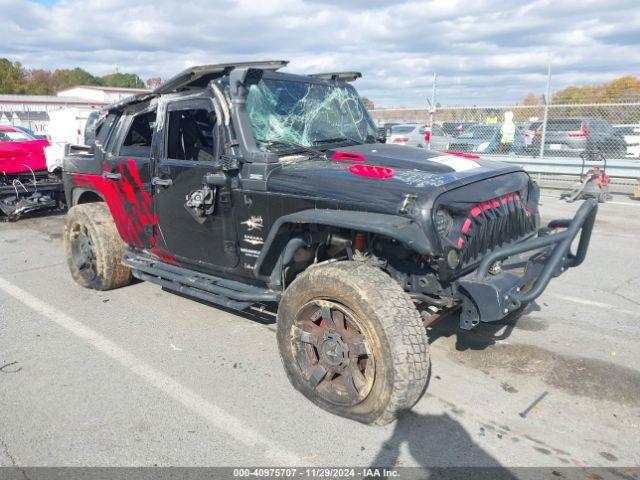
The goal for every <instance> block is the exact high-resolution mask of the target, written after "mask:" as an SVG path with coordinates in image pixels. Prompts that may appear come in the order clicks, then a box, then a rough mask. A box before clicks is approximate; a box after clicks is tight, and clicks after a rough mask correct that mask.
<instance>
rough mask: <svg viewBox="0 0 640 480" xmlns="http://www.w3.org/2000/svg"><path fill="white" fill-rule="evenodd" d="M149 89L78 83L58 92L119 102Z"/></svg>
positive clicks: (77, 96) (98, 100) (66, 95)
mask: <svg viewBox="0 0 640 480" xmlns="http://www.w3.org/2000/svg"><path fill="white" fill-rule="evenodd" d="M147 92H149V90H145V89H142V88H117V87H94V86H92V85H78V86H75V87H71V88H65V89H64V90H60V91H59V92H58V94H57V95H58V96H59V97H75V98H84V99H85V100H90V101H93V102H100V103H105V104H109V103H114V102H119V101H120V100H122V99H123V98H127V97H130V96H131V95H136V94H138V93H147Z"/></svg>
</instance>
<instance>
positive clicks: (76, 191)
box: [69, 187, 105, 207]
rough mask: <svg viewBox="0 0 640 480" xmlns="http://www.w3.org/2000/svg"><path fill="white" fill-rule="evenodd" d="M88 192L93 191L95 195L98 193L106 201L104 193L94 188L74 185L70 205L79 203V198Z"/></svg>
mask: <svg viewBox="0 0 640 480" xmlns="http://www.w3.org/2000/svg"><path fill="white" fill-rule="evenodd" d="M87 192H89V193H93V194H94V195H97V196H98V197H100V198H101V199H102V201H103V202H104V201H105V200H104V196H103V195H102V193H101V192H99V191H97V190H95V189H93V188H87V187H73V189H72V190H71V204H70V205H69V207H72V206H74V205H77V204H78V200H80V197H81V196H82V195H83V194H85V193H87Z"/></svg>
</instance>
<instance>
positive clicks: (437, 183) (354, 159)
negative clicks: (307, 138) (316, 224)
mask: <svg viewBox="0 0 640 480" xmlns="http://www.w3.org/2000/svg"><path fill="white" fill-rule="evenodd" d="M332 157H333V159H332ZM367 166H374V167H384V169H382V170H381V169H371V168H370V167H367ZM519 170H520V169H519V168H517V167H515V166H512V165H509V164H506V163H502V162H494V161H489V160H483V159H479V158H463V157H460V156H454V155H448V154H445V153H441V152H435V151H430V150H425V149H422V148H414V147H406V146H402V145H393V144H380V143H375V144H365V145H357V146H353V147H344V148H339V149H332V150H329V151H327V153H326V159H318V158H314V159H303V160H297V161H291V162H290V163H289V162H287V161H286V159H283V164H282V167H281V168H279V169H277V170H275V171H274V172H273V173H272V174H271V175H270V176H269V180H268V184H269V186H268V188H269V190H271V191H277V192H283V193H289V194H293V195H301V196H306V197H312V198H317V199H318V200H326V201H332V200H333V201H336V202H338V208H352V209H353V208H358V207H360V208H362V207H363V206H364V207H365V208H366V210H368V211H379V212H387V213H397V211H398V207H399V204H400V203H401V202H402V200H403V199H404V197H405V196H406V195H415V196H416V197H419V199H420V200H421V203H422V204H424V202H427V203H431V202H432V201H433V200H435V198H436V197H437V196H438V195H440V194H441V193H442V192H444V191H447V190H450V189H452V188H457V187H459V186H462V185H466V184H468V183H472V182H476V181H479V180H483V179H487V178H491V177H495V176H498V175H503V174H506V173H509V172H514V171H519ZM381 177H385V178H381Z"/></svg>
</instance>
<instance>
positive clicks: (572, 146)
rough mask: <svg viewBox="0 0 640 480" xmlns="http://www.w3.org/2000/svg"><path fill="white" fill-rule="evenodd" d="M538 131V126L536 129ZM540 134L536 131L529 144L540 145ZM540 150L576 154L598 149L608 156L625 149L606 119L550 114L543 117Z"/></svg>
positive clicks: (536, 146)
mask: <svg viewBox="0 0 640 480" xmlns="http://www.w3.org/2000/svg"><path fill="white" fill-rule="evenodd" d="M538 130H539V131H540V132H541V131H542V127H539V129H538ZM541 139H542V135H536V136H535V137H534V139H533V142H532V144H531V148H532V149H533V150H534V151H537V150H539V149H540V142H541ZM544 143H545V144H544V152H545V154H548V155H549V156H554V155H556V156H579V155H581V154H582V153H584V152H585V151H594V152H595V151H599V152H601V153H602V154H603V155H605V156H607V157H611V158H621V157H624V156H625V155H626V153H627V144H626V143H625V141H624V138H623V136H622V135H621V134H620V133H618V132H616V131H615V129H614V128H613V126H612V125H611V124H610V123H609V122H607V121H606V120H604V119H602V118H598V117H567V118H553V119H550V120H548V121H547V128H546V133H545V142H544Z"/></svg>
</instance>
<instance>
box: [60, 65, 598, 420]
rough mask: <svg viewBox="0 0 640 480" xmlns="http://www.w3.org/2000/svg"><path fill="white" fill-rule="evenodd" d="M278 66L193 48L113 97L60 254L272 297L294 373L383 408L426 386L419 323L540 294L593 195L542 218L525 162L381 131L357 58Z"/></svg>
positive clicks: (569, 255)
mask: <svg viewBox="0 0 640 480" xmlns="http://www.w3.org/2000/svg"><path fill="white" fill-rule="evenodd" d="M285 65H286V62H279V61H276V62H252V63H237V64H223V65H207V66H202V67H195V68H192V69H189V70H187V71H185V72H183V73H181V74H180V75H178V76H176V77H175V78H173V79H171V80H169V81H168V82H167V83H166V84H164V85H163V86H161V87H159V88H157V89H156V90H155V91H153V92H152V93H150V94H143V95H138V96H135V97H131V98H129V99H126V100H124V101H122V102H121V103H118V104H114V105H112V106H110V107H109V108H108V109H107V110H106V111H105V114H104V115H103V116H102V118H100V119H99V121H98V124H97V127H96V139H95V145H93V146H92V147H91V148H87V147H84V148H77V149H75V150H73V149H72V151H71V152H70V153H69V155H67V157H66V159H65V163H64V174H63V177H64V187H65V194H66V197H67V201H68V204H69V206H70V207H71V208H70V210H69V212H68V215H67V219H66V224H65V232H64V240H65V249H66V255H67V259H68V264H69V268H70V270H71V274H72V275H73V278H74V279H75V280H76V281H77V282H78V283H79V284H80V285H83V286H85V287H89V288H94V289H98V290H107V289H112V288H117V287H122V286H124V285H127V284H128V283H129V282H130V281H131V278H132V276H133V277H136V278H138V279H141V280H147V281H150V282H154V283H157V284H159V285H161V286H162V287H164V288H165V289H167V290H170V291H174V292H177V293H180V294H182V295H186V296H190V297H194V298H197V299H200V300H204V301H207V302H211V303H214V304H219V305H223V306H225V307H228V308H232V309H238V310H242V309H247V308H264V307H267V308H269V307H270V308H271V309H272V311H273V310H275V309H276V308H277V326H278V334H277V338H278V346H279V349H280V355H281V357H282V361H283V364H284V367H285V369H286V372H287V375H288V376H289V379H290V380H291V383H292V384H293V386H294V387H295V388H297V389H298V390H300V391H301V392H302V393H303V394H304V395H305V396H306V397H307V398H309V399H310V400H312V401H313V402H314V403H316V404H317V405H319V406H320V407H322V408H325V409H327V410H329V411H331V412H334V413H336V414H339V415H343V416H345V417H349V418H352V419H355V420H358V421H361V422H365V423H376V424H384V423H387V422H390V421H392V420H393V419H394V418H395V417H396V415H398V414H399V413H400V412H401V411H403V410H406V409H408V408H411V407H412V406H413V405H414V404H415V402H416V401H417V400H418V399H419V398H420V396H421V395H422V393H423V392H424V390H425V388H426V384H427V379H428V376H429V355H428V351H427V350H428V343H427V336H426V329H425V325H428V324H430V323H432V322H433V321H434V320H435V319H437V318H439V317H441V316H442V315H443V314H446V313H449V312H453V311H455V310H459V311H460V327H461V328H463V329H470V328H472V327H474V326H475V325H477V324H478V323H479V322H493V321H496V320H500V319H502V318H504V317H505V316H506V315H508V314H510V313H512V312H515V311H517V310H519V309H521V308H522V307H523V306H524V305H525V304H527V302H530V301H531V300H533V299H535V298H536V297H538V296H539V295H540V294H541V292H542V291H543V290H544V289H545V287H546V286H547V284H548V282H549V280H550V279H551V278H552V277H554V276H557V275H559V274H560V273H562V272H563V271H564V270H565V269H567V268H569V267H575V266H577V265H579V264H580V263H581V262H582V261H583V259H584V257H585V254H586V251H587V247H588V242H589V238H590V235H591V230H592V227H593V223H594V221H595V215H596V208H597V202H596V201H595V200H588V201H586V202H584V203H583V204H582V206H581V207H580V208H579V210H578V212H577V213H576V215H575V217H574V218H573V219H570V220H556V221H554V222H552V223H551V224H549V225H548V226H547V227H545V228H542V229H540V228H539V225H538V223H539V220H538V219H539V216H538V197H539V190H538V187H537V186H536V184H535V183H533V182H532V181H531V179H530V178H529V176H528V175H527V174H526V173H525V172H523V171H522V170H521V169H519V168H516V167H514V166H512V165H508V164H506V163H499V162H491V161H486V160H481V159H479V158H478V157H475V156H471V155H466V154H465V155H460V154H442V153H438V152H434V151H430V150H425V149H419V148H412V147H404V146H397V145H388V144H385V143H384V139H383V138H380V136H379V133H378V130H377V129H376V128H375V125H374V124H373V122H372V121H371V118H370V117H369V115H368V113H367V111H366V110H365V108H364V107H363V105H362V103H361V101H360V99H359V97H358V94H357V93H356V91H355V89H354V88H353V86H352V85H351V83H350V82H351V81H353V80H355V79H356V78H358V77H359V76H360V75H359V74H358V73H329V74H318V75H305V76H301V75H292V74H289V73H283V72H279V71H278V70H279V69H280V68H282V67H284V66H285ZM578 234H580V236H579V242H576V243H577V247H576V248H575V251H572V247H571V244H572V241H573V240H574V238H576V237H577V235H578Z"/></svg>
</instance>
